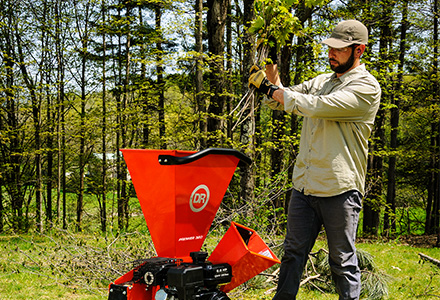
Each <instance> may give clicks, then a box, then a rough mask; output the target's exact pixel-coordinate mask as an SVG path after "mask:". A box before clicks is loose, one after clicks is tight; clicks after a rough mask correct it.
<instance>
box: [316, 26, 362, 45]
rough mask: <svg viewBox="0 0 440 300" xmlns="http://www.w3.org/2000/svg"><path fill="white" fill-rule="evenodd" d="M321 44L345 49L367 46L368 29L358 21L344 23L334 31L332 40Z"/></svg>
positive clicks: (329, 39)
mask: <svg viewBox="0 0 440 300" xmlns="http://www.w3.org/2000/svg"><path fill="white" fill-rule="evenodd" d="M321 43H322V44H326V45H328V46H330V47H332V48H344V47H347V46H350V45H353V44H362V45H366V44H367V43H368V29H367V27H365V25H364V24H362V23H361V22H359V21H356V20H347V21H342V22H339V23H338V25H336V27H335V29H333V32H332V35H331V36H330V38H328V39H326V40H323V41H322V42H321Z"/></svg>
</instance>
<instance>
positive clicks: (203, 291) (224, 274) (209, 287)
mask: <svg viewBox="0 0 440 300" xmlns="http://www.w3.org/2000/svg"><path fill="white" fill-rule="evenodd" d="M121 151H122V153H123V156H124V159H125V162H126V164H127V167H128V170H129V172H130V175H131V179H132V181H133V185H134V188H135V191H136V194H137V196H138V199H139V202H140V205H141V208H142V212H143V214H144V217H145V221H146V222H147V226H148V229H149V231H150V234H151V238H152V241H153V244H154V246H155V250H156V254H157V256H155V257H151V258H146V259H142V260H139V262H138V263H137V264H136V265H135V266H134V268H133V269H132V270H131V271H129V272H128V273H126V274H125V275H122V276H121V277H120V278H118V279H116V280H115V281H114V282H113V283H111V284H110V286H109V297H108V299H109V300H122V299H124V300H125V299H127V300H130V299H136V300H144V299H145V300H166V299H179V300H192V299H197V300H205V299H206V300H226V299H230V298H229V297H228V296H227V293H228V292H229V291H231V290H232V289H234V288H235V287H237V286H239V285H241V284H242V283H244V282H246V281H247V280H249V279H251V278H252V277H254V276H255V275H257V274H259V273H260V272H262V271H264V270H266V269H267V268H269V267H271V266H272V265H274V264H275V263H279V260H278V258H277V257H276V256H275V254H274V253H273V252H272V251H271V250H270V249H269V247H268V246H267V245H266V244H265V243H264V241H263V240H262V239H261V238H260V237H259V235H258V234H257V233H256V232H255V231H254V230H253V229H250V228H248V227H245V226H242V225H240V224H238V223H235V222H231V225H230V227H229V229H228V230H227V231H226V233H225V235H224V236H223V237H222V239H221V240H220V242H219V243H218V245H217V246H216V248H215V249H214V250H213V251H212V253H211V255H209V256H208V253H207V252H203V251H201V248H202V246H203V242H204V240H205V238H206V235H207V234H208V231H209V229H210V226H211V223H212V221H213V219H214V217H215V215H216V213H217V210H218V208H219V206H220V203H221V201H222V199H223V196H224V194H225V193H226V189H227V188H228V185H229V182H230V180H231V178H232V176H233V174H234V172H235V169H236V168H237V166H238V164H239V163H240V164H250V163H251V160H250V159H249V158H248V157H247V156H245V155H244V154H242V153H241V152H239V151H236V150H233V149H219V148H210V149H205V150H202V151H199V152H190V151H178V150H144V149H142V150H139V149H125V150H121Z"/></svg>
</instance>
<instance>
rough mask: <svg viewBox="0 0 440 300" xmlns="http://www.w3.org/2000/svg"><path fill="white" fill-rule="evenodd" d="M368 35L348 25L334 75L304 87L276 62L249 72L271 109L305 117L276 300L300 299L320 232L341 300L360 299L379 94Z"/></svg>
mask: <svg viewBox="0 0 440 300" xmlns="http://www.w3.org/2000/svg"><path fill="white" fill-rule="evenodd" d="M367 42H368V30H367V28H366V27H365V26H364V25H363V24H362V23H360V22H358V21H355V20H348V21H342V22H340V23H339V24H337V26H336V27H335V29H334V31H333V33H332V35H331V37H330V38H329V39H326V40H324V41H323V42H322V43H323V44H326V45H328V46H329V51H328V58H329V64H330V67H331V69H332V70H333V71H334V73H331V74H322V75H319V76H317V77H315V78H313V79H312V80H310V81H306V82H304V83H302V84H299V85H296V86H292V87H287V88H285V87H283V86H282V85H281V82H280V79H279V76H278V70H277V65H276V58H275V57H272V59H273V60H274V61H275V62H274V64H271V65H267V66H266V73H267V76H266V73H265V72H264V71H263V70H260V69H259V68H258V67H255V66H254V67H253V68H252V69H251V75H250V78H249V85H250V86H254V87H256V88H257V90H258V91H259V92H261V93H263V94H265V95H266V96H267V97H265V98H266V99H265V101H266V103H267V104H268V105H269V106H270V107H271V108H273V109H284V110H285V111H286V112H289V113H290V112H293V113H295V114H297V115H300V116H303V117H304V118H303V126H302V131H301V140H300V150H299V155H298V157H297V160H296V163H295V168H294V172H293V187H294V190H293V192H292V197H291V199H290V203H289V209H288V221H287V232H286V238H285V241H284V252H285V253H284V256H283V259H282V263H281V270H280V276H279V282H278V288H277V293H276V294H275V296H274V298H273V299H274V300H292V299H295V297H296V295H297V293H298V289H299V284H300V280H301V275H302V272H303V269H304V266H305V264H306V262H307V258H308V254H309V252H310V250H311V249H312V247H313V245H314V243H315V240H316V237H317V236H318V233H319V231H320V228H321V226H322V225H324V228H325V232H326V235H327V241H328V247H329V263H330V267H331V272H332V277H333V279H334V282H335V284H336V290H337V291H338V294H339V299H344V300H345V299H359V294H360V289H361V284H360V277H361V274H360V270H359V267H358V261H357V257H356V248H355V239H356V230H357V225H358V219H359V212H360V210H361V199H362V195H363V193H364V192H365V191H364V186H365V176H366V169H367V154H368V138H369V136H370V134H371V130H372V128H373V122H374V119H375V116H376V113H377V110H378V108H379V102H380V95H381V90H380V86H379V84H378V82H377V81H376V79H375V78H374V77H373V76H372V75H371V74H370V73H369V72H368V71H367V70H366V69H365V66H364V65H363V64H362V63H361V61H360V59H361V56H362V54H363V53H364V51H365V47H366V46H365V45H366V44H367Z"/></svg>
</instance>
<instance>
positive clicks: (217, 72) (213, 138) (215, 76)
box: [207, 0, 230, 147]
mask: <svg viewBox="0 0 440 300" xmlns="http://www.w3.org/2000/svg"><path fill="white" fill-rule="evenodd" d="M228 1H230V0H208V1H207V5H208V15H207V28H208V49H209V56H210V60H209V69H210V73H209V81H210V86H211V97H210V101H209V106H208V122H207V130H208V144H207V145H208V146H210V147H212V146H215V145H219V144H221V142H220V141H219V140H218V139H219V138H221V133H222V131H223V127H222V124H223V122H222V114H223V112H224V106H225V70H224V45H225V43H224V34H225V24H226V17H227V8H228Z"/></svg>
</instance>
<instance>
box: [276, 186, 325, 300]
mask: <svg viewBox="0 0 440 300" xmlns="http://www.w3.org/2000/svg"><path fill="white" fill-rule="evenodd" d="M314 204H316V203H315V202H314V201H313V200H310V197H307V196H304V194H302V193H300V192H298V191H295V190H293V192H292V197H291V199H290V203H289V211H288V217H287V232H286V239H285V241H284V256H283V258H282V260H281V269H280V276H279V280H278V288H277V293H276V294H275V296H274V298H273V300H293V299H295V297H296V294H297V293H298V289H299V284H300V282H301V276H302V273H303V269H304V266H305V264H306V262H307V258H308V255H309V252H310V250H311V249H312V247H313V245H314V243H315V240H316V237H317V236H318V233H319V230H320V228H321V224H322V222H321V220H320V219H319V218H318V216H317V214H316V212H315V209H314Z"/></svg>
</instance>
